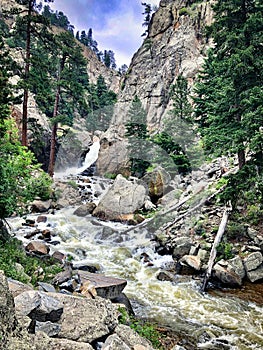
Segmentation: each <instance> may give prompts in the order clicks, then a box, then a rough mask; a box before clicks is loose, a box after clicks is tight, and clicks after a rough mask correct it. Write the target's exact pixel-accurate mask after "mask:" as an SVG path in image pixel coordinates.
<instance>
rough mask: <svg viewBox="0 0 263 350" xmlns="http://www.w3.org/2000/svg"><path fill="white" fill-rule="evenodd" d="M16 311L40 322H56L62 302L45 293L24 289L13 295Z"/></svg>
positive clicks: (61, 309) (60, 312)
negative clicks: (24, 290) (15, 295)
mask: <svg viewBox="0 0 263 350" xmlns="http://www.w3.org/2000/svg"><path fill="white" fill-rule="evenodd" d="M15 308H16V313H17V315H19V316H29V317H30V318H31V319H33V320H37V321H40V322H46V321H51V322H57V321H58V320H59V319H60V317H61V315H62V313H63V303H61V302H60V301H58V300H57V298H54V297H52V296H49V295H48V294H47V293H44V292H40V291H35V290H33V291H26V292H23V293H21V294H19V295H18V296H17V297H15Z"/></svg>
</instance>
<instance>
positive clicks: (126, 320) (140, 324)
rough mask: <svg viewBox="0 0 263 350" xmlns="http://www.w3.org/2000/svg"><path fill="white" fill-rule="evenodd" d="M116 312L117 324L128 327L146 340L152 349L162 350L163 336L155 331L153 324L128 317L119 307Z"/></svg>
mask: <svg viewBox="0 0 263 350" xmlns="http://www.w3.org/2000/svg"><path fill="white" fill-rule="evenodd" d="M118 310H119V312H120V317H119V322H120V323H121V324H125V325H129V326H130V327H131V328H132V329H133V330H134V331H135V332H136V333H138V334H139V335H140V336H141V337H143V338H146V339H148V340H149V341H150V342H151V343H152V346H153V347H154V349H160V350H164V348H163V347H162V344H161V342H160V340H161V338H162V337H163V336H162V334H161V333H160V332H159V331H158V330H157V326H156V325H155V324H152V323H150V322H145V321H143V320H140V319H137V318H135V317H133V316H129V315H128V313H127V311H126V309H125V308H123V307H120V308H119V309H118Z"/></svg>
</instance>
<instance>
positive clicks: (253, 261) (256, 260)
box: [244, 252, 263, 272]
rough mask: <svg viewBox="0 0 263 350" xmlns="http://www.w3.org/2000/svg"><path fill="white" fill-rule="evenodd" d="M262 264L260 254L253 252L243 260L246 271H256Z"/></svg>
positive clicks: (262, 260) (262, 258)
mask: <svg viewBox="0 0 263 350" xmlns="http://www.w3.org/2000/svg"><path fill="white" fill-rule="evenodd" d="M262 262H263V256H262V254H261V253H260V252H254V253H251V254H249V255H248V256H247V257H246V258H245V259H244V265H245V269H246V271H247V272H248V271H252V270H256V268H258V267H259V266H260V265H261V264H262Z"/></svg>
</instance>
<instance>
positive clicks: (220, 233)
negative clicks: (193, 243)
mask: <svg viewBox="0 0 263 350" xmlns="http://www.w3.org/2000/svg"><path fill="white" fill-rule="evenodd" d="M231 211H232V207H231V205H230V206H229V207H228V208H226V209H225V211H224V213H223V217H222V220H221V223H220V225H219V228H218V231H217V234H216V236H215V240H214V243H213V246H212V249H211V252H210V257H209V261H208V266H207V270H206V273H205V277H204V281H203V286H202V291H203V292H205V291H206V288H207V284H208V281H209V279H210V277H211V274H212V269H213V266H214V261H215V258H216V254H217V247H218V245H219V243H220V242H221V239H222V237H223V235H224V232H225V230H226V226H227V221H228V218H229V215H230V214H231Z"/></svg>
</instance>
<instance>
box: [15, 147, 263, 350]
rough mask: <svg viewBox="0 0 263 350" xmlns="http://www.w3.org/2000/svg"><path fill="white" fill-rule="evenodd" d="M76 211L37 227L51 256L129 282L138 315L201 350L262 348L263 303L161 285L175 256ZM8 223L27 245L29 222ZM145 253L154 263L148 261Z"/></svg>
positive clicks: (186, 285)
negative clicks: (47, 237) (47, 233)
mask: <svg viewBox="0 0 263 350" xmlns="http://www.w3.org/2000/svg"><path fill="white" fill-rule="evenodd" d="M96 152H97V149H95V153H96ZM90 162H91V163H92V162H93V158H92V159H91V161H90ZM64 175H65V173H64ZM75 178H76V177H75ZM80 178H81V177H78V181H79V183H80V182H81V179H80ZM89 179H90V183H91V186H90V187H91V190H92V191H93V193H94V192H95V191H97V190H98V188H101V184H102V185H103V186H102V188H103V191H105V190H106V188H107V186H109V185H110V183H111V182H110V181H106V179H101V178H98V177H90V178H89ZM105 181H106V182H105ZM92 200H93V201H94V200H97V201H98V200H99V197H98V198H97V199H96V198H94V197H92ZM75 209H76V208H75V207H70V208H64V209H61V210H58V211H56V212H55V213H54V214H45V216H46V217H47V222H46V223H39V224H38V227H39V228H40V229H45V228H48V229H49V230H51V231H52V235H53V240H55V241H57V245H52V244H51V245H50V248H51V252H50V253H51V254H52V251H55V250H59V251H61V252H64V253H66V254H70V255H71V256H72V257H73V260H74V261H77V262H83V263H87V264H88V265H93V266H96V267H97V268H98V269H99V272H100V273H104V274H106V275H109V276H113V277H120V278H124V279H126V280H127V281H128V284H127V286H126V287H125V290H124V292H125V294H126V295H127V296H128V298H129V299H130V300H131V302H132V305H133V308H134V311H135V313H136V315H137V316H139V317H143V318H147V319H149V320H152V321H156V322H157V323H158V324H160V325H163V326H167V327H169V328H170V329H171V330H173V331H175V332H176V333H177V334H180V335H181V336H182V335H183V336H185V338H186V339H187V337H190V338H191V339H194V340H195V343H196V349H231V350H235V349H237V350H248V349H255V350H260V349H263V313H262V303H261V304H260V303H258V304H257V303H255V302H251V301H245V300H243V299H242V298H239V297H238V296H239V295H238V294H237V295H235V294H230V293H213V294H211V293H210V294H208V293H204V294H203V293H201V292H200V285H201V281H200V280H195V279H192V278H191V277H187V278H180V277H178V281H177V282H173V283H172V282H169V281H159V280H158V279H157V278H156V275H157V273H158V272H159V271H160V270H162V269H163V268H165V267H166V266H167V265H169V263H171V262H172V257H171V256H160V255H158V254H157V253H155V251H154V242H153V241H152V240H151V238H152V235H151V234H150V233H149V232H147V229H146V228H143V229H137V230H129V231H128V232H125V231H126V230H127V227H128V226H126V225H124V224H121V223H113V222H104V221H100V220H98V219H97V218H95V217H92V216H91V215H89V216H86V217H79V216H76V215H74V214H73V212H74V210H75ZM37 216H38V215H37V214H34V215H29V216H27V218H33V219H36V218H37ZM8 221H9V223H10V225H11V226H12V228H13V230H14V231H15V232H16V235H17V236H18V238H20V239H21V240H22V241H24V242H26V240H25V238H24V234H25V228H23V226H22V222H24V220H23V219H22V218H18V217H16V218H12V219H10V220H8ZM129 227H130V226H129ZM27 242H28V241H27ZM143 253H146V254H147V256H148V257H149V260H150V261H151V264H148V263H147V262H145V260H144V259H143ZM193 350H194V349H193Z"/></svg>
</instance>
